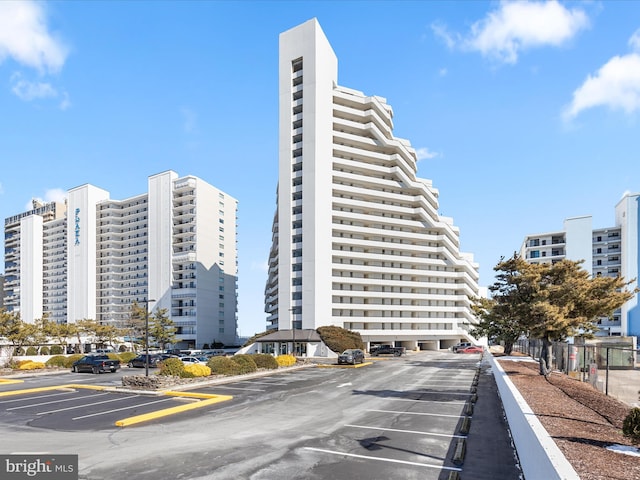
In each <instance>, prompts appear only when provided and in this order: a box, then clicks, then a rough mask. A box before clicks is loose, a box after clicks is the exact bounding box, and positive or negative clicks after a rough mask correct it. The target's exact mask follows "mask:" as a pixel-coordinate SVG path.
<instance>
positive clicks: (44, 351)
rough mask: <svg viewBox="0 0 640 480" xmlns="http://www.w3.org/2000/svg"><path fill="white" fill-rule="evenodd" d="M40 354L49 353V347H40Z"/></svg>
mask: <svg viewBox="0 0 640 480" xmlns="http://www.w3.org/2000/svg"><path fill="white" fill-rule="evenodd" d="M40 355H49V347H42V348H41V349H40Z"/></svg>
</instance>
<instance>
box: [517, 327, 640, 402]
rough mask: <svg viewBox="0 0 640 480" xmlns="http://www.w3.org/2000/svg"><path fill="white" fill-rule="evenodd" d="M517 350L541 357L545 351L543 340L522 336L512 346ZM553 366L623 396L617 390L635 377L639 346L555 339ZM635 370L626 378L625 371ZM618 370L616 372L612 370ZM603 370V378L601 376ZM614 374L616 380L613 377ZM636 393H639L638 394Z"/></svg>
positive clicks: (612, 393) (605, 391)
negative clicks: (557, 340) (568, 341)
mask: <svg viewBox="0 0 640 480" xmlns="http://www.w3.org/2000/svg"><path fill="white" fill-rule="evenodd" d="M513 351H514V352H520V353H524V354H526V355H528V356H530V357H532V358H535V359H539V358H540V352H541V351H542V341H541V340H527V339H522V340H519V341H518V342H517V343H516V344H514V346H513ZM551 352H552V365H551V367H552V369H554V370H557V371H561V372H562V373H564V374H566V375H568V376H570V377H572V378H575V379H576V380H580V381H583V382H589V383H591V384H592V385H593V386H594V387H595V388H597V389H598V390H600V391H602V392H603V393H605V394H606V395H612V396H615V397H620V396H621V392H617V391H616V388H618V387H617V385H618V384H622V385H624V384H625V383H626V384H628V383H630V382H632V381H633V380H631V378H636V377H635V376H636V375H637V374H636V373H635V372H638V373H640V364H638V359H639V354H640V349H634V348H632V347H626V346H623V345H607V344H606V343H603V344H595V345H594V344H582V343H577V344H576V343H567V342H554V343H552V345H551ZM625 371H627V372H634V373H633V374H629V375H634V377H629V378H630V380H629V381H625V380H624V379H625V375H624V372H625ZM612 372H615V373H612ZM603 374H604V378H601V377H602V375H603ZM613 377H615V382H613V381H612V379H613ZM637 388H640V386H636V389H637ZM636 397H637V395H636Z"/></svg>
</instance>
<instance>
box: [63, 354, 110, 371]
mask: <svg viewBox="0 0 640 480" xmlns="http://www.w3.org/2000/svg"><path fill="white" fill-rule="evenodd" d="M119 368H120V360H112V359H110V358H109V357H108V356H107V355H85V356H84V357H82V358H81V359H80V360H76V361H75V362H73V364H72V365H71V371H72V372H91V373H105V372H111V373H113V372H115V371H116V370H118V369H119Z"/></svg>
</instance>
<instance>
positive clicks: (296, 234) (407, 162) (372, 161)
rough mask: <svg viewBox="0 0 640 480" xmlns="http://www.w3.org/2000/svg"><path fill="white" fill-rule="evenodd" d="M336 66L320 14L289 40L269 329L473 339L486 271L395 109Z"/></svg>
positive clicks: (285, 39)
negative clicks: (423, 173) (441, 202)
mask: <svg viewBox="0 0 640 480" xmlns="http://www.w3.org/2000/svg"><path fill="white" fill-rule="evenodd" d="M337 64H338V62H337V59H336V56H335V54H334V52H333V50H332V48H331V46H330V45H329V42H328V41H327V39H326V37H325V35H324V33H323V32H322V30H321V28H320V25H319V24H318V22H317V21H316V20H315V19H313V20H309V21H308V22H306V23H304V24H302V25H300V26H297V27H295V28H293V29H291V30H289V31H287V32H284V33H282V34H281V35H280V61H279V105H280V107H279V112H280V113H279V115H280V120H279V122H280V123H279V132H280V137H279V182H278V194H277V212H276V215H275V218H274V222H273V238H272V247H271V251H270V255H269V277H268V280H267V285H266V290H265V311H266V313H267V314H268V318H267V328H268V329H280V330H288V329H291V328H292V327H293V328H295V329H315V328H317V327H320V326H324V325H337V326H340V327H344V328H346V329H349V330H354V331H357V332H359V333H360V334H361V335H362V337H363V340H364V341H365V342H367V343H372V342H373V343H393V344H395V345H396V346H405V347H407V348H411V349H416V348H422V349H440V348H446V347H448V346H450V345H451V344H452V343H455V342H457V341H459V340H461V339H470V336H469V333H468V328H469V325H470V324H472V323H474V322H475V321H476V320H475V318H474V316H473V315H472V312H471V309H470V300H469V297H474V296H477V295H478V285H477V281H478V267H477V265H476V264H475V263H474V262H473V258H472V256H471V255H469V254H463V253H460V251H459V231H458V229H457V228H456V227H455V226H454V225H453V222H452V220H451V219H450V218H446V217H441V216H440V215H439V214H438V191H437V190H436V189H435V188H434V187H433V186H432V184H431V181H429V180H425V179H421V178H417V177H416V171H417V169H416V153H415V151H414V149H413V148H412V147H411V145H410V143H409V142H408V141H407V140H403V139H400V138H396V137H394V136H393V133H392V130H393V121H392V118H393V110H392V109H391V107H390V106H389V105H388V104H387V103H386V100H385V99H384V98H381V97H377V96H366V95H364V94H363V93H361V92H359V91H356V90H351V89H348V88H344V87H341V86H339V85H338V81H337V73H338V68H337Z"/></svg>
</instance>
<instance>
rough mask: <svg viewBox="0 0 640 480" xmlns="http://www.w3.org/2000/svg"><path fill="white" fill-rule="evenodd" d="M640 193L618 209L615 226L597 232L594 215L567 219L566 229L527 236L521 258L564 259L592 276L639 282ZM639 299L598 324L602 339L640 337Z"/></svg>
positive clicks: (535, 260)
mask: <svg viewBox="0 0 640 480" xmlns="http://www.w3.org/2000/svg"><path fill="white" fill-rule="evenodd" d="M638 203H640V193H627V194H625V195H624V196H623V197H622V199H621V200H620V201H619V202H618V204H617V205H616V207H615V226H613V227H607V228H598V229H594V228H593V227H592V218H591V216H590V215H585V216H581V217H573V218H567V219H565V221H564V225H563V229H562V230H558V231H553V232H545V233H537V234H530V235H527V236H526V237H525V239H524V241H523V242H522V246H521V247H520V256H521V257H522V258H524V259H525V260H526V261H528V262H530V263H555V262H558V261H560V260H563V259H565V258H566V259H568V260H573V261H579V260H583V261H584V262H583V264H582V268H584V269H585V270H586V271H587V272H589V274H590V275H593V276H598V275H606V276H611V277H616V276H619V275H620V276H622V277H623V278H624V279H625V280H627V281H628V280H634V282H633V284H631V285H630V286H629V289H630V290H632V289H634V288H635V287H636V286H637V285H638V282H637V280H635V279H637V278H638V271H639V267H638V258H639V253H640V248H639V245H638V236H639V233H640V229H639V221H638V219H639V215H640V209H639V208H638ZM639 308H640V307H639V306H638V295H635V296H634V297H633V298H632V299H631V300H629V301H628V302H627V303H625V304H624V305H623V306H622V308H621V309H619V310H617V311H616V312H615V313H614V314H613V317H612V318H610V319H608V318H602V319H600V320H598V327H599V328H600V331H599V332H598V334H597V335H601V336H620V335H622V336H628V335H631V336H639V335H640V310H639Z"/></svg>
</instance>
